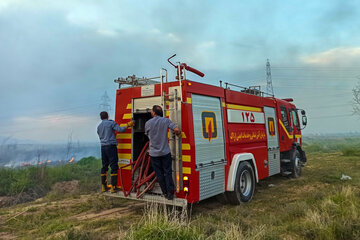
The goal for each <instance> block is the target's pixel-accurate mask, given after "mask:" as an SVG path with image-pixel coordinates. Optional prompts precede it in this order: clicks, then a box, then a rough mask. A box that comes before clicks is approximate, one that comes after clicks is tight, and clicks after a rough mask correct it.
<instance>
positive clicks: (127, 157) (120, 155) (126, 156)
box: [118, 153, 131, 159]
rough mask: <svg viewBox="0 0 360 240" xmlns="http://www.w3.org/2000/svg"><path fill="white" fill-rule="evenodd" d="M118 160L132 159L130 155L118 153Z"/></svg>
mask: <svg viewBox="0 0 360 240" xmlns="http://www.w3.org/2000/svg"><path fill="white" fill-rule="evenodd" d="M118 158H119V159H131V154H130V153H118Z"/></svg>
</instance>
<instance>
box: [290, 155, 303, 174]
mask: <svg viewBox="0 0 360 240" xmlns="http://www.w3.org/2000/svg"><path fill="white" fill-rule="evenodd" d="M290 161H291V162H290V164H291V172H292V173H291V177H292V178H298V177H300V176H301V165H302V164H301V155H300V152H299V150H297V149H294V150H293V151H291V152H290Z"/></svg>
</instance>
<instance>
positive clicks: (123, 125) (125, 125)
mask: <svg viewBox="0 0 360 240" xmlns="http://www.w3.org/2000/svg"><path fill="white" fill-rule="evenodd" d="M127 126H128V125H127V123H122V124H120V127H127Z"/></svg>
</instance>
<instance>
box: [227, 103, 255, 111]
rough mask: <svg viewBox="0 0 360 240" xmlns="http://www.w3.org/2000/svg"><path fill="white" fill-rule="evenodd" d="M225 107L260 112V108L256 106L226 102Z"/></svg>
mask: <svg viewBox="0 0 360 240" xmlns="http://www.w3.org/2000/svg"><path fill="white" fill-rule="evenodd" d="M226 107H227V108H231V109H236V110H244V111H253V112H261V108H258V107H249V106H242V105H236V104H226Z"/></svg>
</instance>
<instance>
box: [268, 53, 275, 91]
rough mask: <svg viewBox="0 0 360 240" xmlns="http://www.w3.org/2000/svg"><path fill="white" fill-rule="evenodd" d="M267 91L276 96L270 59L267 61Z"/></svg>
mask: <svg viewBox="0 0 360 240" xmlns="http://www.w3.org/2000/svg"><path fill="white" fill-rule="evenodd" d="M266 92H267V93H269V94H271V95H272V96H274V89H273V85H272V79H271V67H270V62H269V59H267V61H266Z"/></svg>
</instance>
